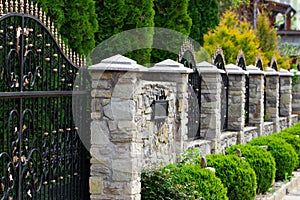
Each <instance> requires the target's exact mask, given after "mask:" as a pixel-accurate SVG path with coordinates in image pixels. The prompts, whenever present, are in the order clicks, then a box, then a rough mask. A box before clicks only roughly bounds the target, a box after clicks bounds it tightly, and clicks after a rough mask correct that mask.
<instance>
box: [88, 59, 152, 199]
mask: <svg viewBox="0 0 300 200" xmlns="http://www.w3.org/2000/svg"><path fill="white" fill-rule="evenodd" d="M89 70H90V71H91V76H92V91H91V96H92V102H91V104H92V113H91V117H92V122H91V149H90V152H91V155H92V158H91V177H90V193H91V199H97V200H98V199H124V200H127V199H128V200H129V199H137V200H138V199H140V189H141V183H140V173H141V169H140V166H139V162H140V160H141V151H140V150H139V149H141V147H142V143H139V142H138V141H136V135H137V129H136V122H135V120H134V116H135V112H136V106H135V102H134V101H133V98H134V97H133V94H134V92H135V90H136V89H138V88H139V84H140V77H141V76H142V73H141V71H145V70H146V69H145V68H144V67H142V66H139V65H137V63H136V62H135V61H133V60H131V59H129V58H126V57H123V56H121V55H116V56H113V57H110V58H107V59H104V60H102V61H101V63H99V64H96V65H93V66H91V67H90V68H89Z"/></svg>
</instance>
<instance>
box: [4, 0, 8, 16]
mask: <svg viewBox="0 0 300 200" xmlns="http://www.w3.org/2000/svg"><path fill="white" fill-rule="evenodd" d="M4 11H5V14H7V13H8V1H7V0H5V9H4Z"/></svg>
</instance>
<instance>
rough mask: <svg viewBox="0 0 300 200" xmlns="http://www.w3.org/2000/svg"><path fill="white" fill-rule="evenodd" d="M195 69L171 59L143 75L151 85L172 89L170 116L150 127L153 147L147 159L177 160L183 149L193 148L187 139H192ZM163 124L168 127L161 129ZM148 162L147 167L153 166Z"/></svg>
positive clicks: (170, 94) (153, 161) (156, 65)
mask: <svg viewBox="0 0 300 200" xmlns="http://www.w3.org/2000/svg"><path fill="white" fill-rule="evenodd" d="M191 72H193V70H192V69H189V68H186V67H184V66H183V65H182V64H181V63H178V62H175V61H173V60H170V59H167V60H164V61H162V62H160V63H157V64H155V65H154V66H153V67H151V68H149V72H148V73H145V74H144V76H143V80H144V81H145V82H146V83H147V84H148V85H149V84H151V87H159V85H161V87H162V88H165V89H166V90H167V89H168V94H166V95H167V100H168V103H169V106H168V108H169V109H168V112H169V114H168V118H167V119H166V120H165V121H164V122H163V123H162V122H161V121H159V120H158V121H153V122H152V123H151V126H152V127H153V128H152V130H151V129H150V130H146V133H148V134H149V142H150V145H151V146H152V148H151V149H150V152H151V153H152V155H151V153H150V154H149V155H148V156H147V157H148V158H145V159H147V160H150V162H152V163H155V162H156V164H157V165H159V164H166V163H168V162H170V160H173V161H174V160H176V157H178V156H179V155H180V153H181V152H182V150H184V149H187V148H188V147H189V146H188V145H187V144H186V143H185V142H186V141H187V140H188V135H187V132H188V131H187V130H188V129H187V123H188V116H187V115H188V98H189V96H188V74H189V73H191ZM161 126H167V128H160V127H161ZM154 154H155V155H154ZM151 157H152V158H151ZM153 158H156V160H153ZM163 159H164V160H163ZM161 161H163V162H161ZM146 165H147V164H145V168H146V167H150V166H146ZM148 165H149V164H148Z"/></svg>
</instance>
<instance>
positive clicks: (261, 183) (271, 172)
mask: <svg viewBox="0 0 300 200" xmlns="http://www.w3.org/2000/svg"><path fill="white" fill-rule="evenodd" d="M238 148H239V149H240V150H241V153H242V156H243V157H244V158H245V159H246V161H247V162H248V163H249V164H250V166H251V167H252V169H254V171H255V174H256V181H257V190H256V192H257V193H262V194H263V193H265V192H267V191H268V189H269V188H270V187H271V186H272V184H273V182H274V180H275V172H276V164H275V160H274V158H273V156H272V154H271V153H270V152H268V151H267V150H266V149H264V148H261V147H257V146H251V145H246V144H238V145H233V146H231V147H229V148H228V149H227V150H226V151H227V153H229V154H236V150H237V149H238Z"/></svg>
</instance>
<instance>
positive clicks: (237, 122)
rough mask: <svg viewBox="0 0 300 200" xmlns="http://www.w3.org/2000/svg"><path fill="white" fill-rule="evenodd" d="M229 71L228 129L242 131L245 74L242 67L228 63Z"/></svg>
mask: <svg viewBox="0 0 300 200" xmlns="http://www.w3.org/2000/svg"><path fill="white" fill-rule="evenodd" d="M225 67H226V70H227V72H228V79H229V87H228V89H229V90H228V130H232V131H242V130H243V128H244V126H245V117H244V116H245V109H244V108H245V91H246V89H245V74H246V73H247V72H246V71H244V70H242V69H241V68H240V67H238V66H236V65H233V64H229V65H226V66H225Z"/></svg>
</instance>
